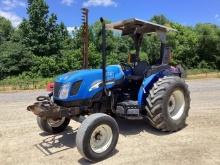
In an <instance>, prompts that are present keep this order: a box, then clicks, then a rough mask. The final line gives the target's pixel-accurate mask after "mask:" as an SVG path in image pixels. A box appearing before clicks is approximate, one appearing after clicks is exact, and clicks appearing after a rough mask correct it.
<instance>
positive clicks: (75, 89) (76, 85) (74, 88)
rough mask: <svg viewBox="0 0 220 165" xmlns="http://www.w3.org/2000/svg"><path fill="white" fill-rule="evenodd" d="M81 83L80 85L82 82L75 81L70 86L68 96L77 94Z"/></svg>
mask: <svg viewBox="0 0 220 165" xmlns="http://www.w3.org/2000/svg"><path fill="white" fill-rule="evenodd" d="M81 83H82V80H80V81H77V82H75V83H73V84H72V86H71V90H70V95H71V96H74V95H76V94H77V93H78V91H79V88H80V85H81Z"/></svg>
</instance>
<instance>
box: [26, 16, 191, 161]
mask: <svg viewBox="0 0 220 165" xmlns="http://www.w3.org/2000/svg"><path fill="white" fill-rule="evenodd" d="M100 21H101V23H102V67H101V69H86V70H77V71H72V72H69V73H66V74H63V75H61V76H59V77H57V78H56V80H55V82H54V90H53V92H52V93H50V94H49V96H39V97H38V98H37V102H36V103H34V104H33V105H30V106H28V107H27V109H28V110H29V111H32V112H33V113H34V114H35V115H37V123H38V125H39V127H40V128H41V129H42V130H43V131H45V132H48V133H60V132H62V131H64V130H65V128H66V127H67V126H68V124H69V122H70V119H74V120H76V121H78V122H81V126H80V128H79V129H78V132H77V136H76V145H77V149H78V151H79V152H80V153H81V154H82V156H83V157H84V158H86V159H88V160H90V161H100V160H103V159H105V158H106V157H108V156H109V154H110V153H111V152H112V151H113V150H114V149H115V146H116V144H117V141H118V137H119V128H118V124H117V122H116V120H115V119H114V118H115V117H120V118H124V119H128V120H129V119H131V120H142V119H144V120H147V121H148V122H149V123H150V124H151V125H152V126H153V127H154V128H155V129H157V130H160V131H166V132H174V131H178V130H180V129H182V128H184V126H185V121H186V118H187V116H188V111H189V108H190V94H189V90H188V86H187V85H186V83H185V81H184V79H183V77H184V72H183V70H182V69H181V68H180V67H173V66H170V65H169V60H170V50H169V47H167V45H166V42H165V39H166V35H165V34H166V32H168V31H173V30H174V29H171V28H168V27H165V26H162V25H159V24H155V23H152V22H148V21H143V20H139V19H128V20H124V21H120V22H117V23H112V24H105V22H104V20H103V19H102V18H101V19H100ZM106 29H116V30H120V31H121V32H122V35H129V36H131V37H132V39H133V40H134V46H135V49H136V52H135V54H133V55H131V56H130V61H131V63H121V64H118V65H109V66H106V51H105V50H106ZM174 31H175V30H174ZM146 33H147V34H151V33H156V34H158V37H159V38H160V40H161V53H160V59H159V60H158V61H157V62H155V65H149V63H148V62H147V61H141V60H140V58H139V52H140V47H141V43H142V39H143V36H144V34H146Z"/></svg>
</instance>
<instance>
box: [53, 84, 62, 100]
mask: <svg viewBox="0 0 220 165" xmlns="http://www.w3.org/2000/svg"><path fill="white" fill-rule="evenodd" d="M61 87H62V83H59V82H55V83H54V89H53V94H54V97H59V93H60V88H61Z"/></svg>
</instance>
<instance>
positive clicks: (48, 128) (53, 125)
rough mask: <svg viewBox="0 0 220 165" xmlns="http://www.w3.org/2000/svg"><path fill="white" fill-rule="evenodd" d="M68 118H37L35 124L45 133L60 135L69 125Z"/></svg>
mask: <svg viewBox="0 0 220 165" xmlns="http://www.w3.org/2000/svg"><path fill="white" fill-rule="evenodd" d="M69 122H70V119H69V118H65V117H63V118H60V119H56V120H55V119H51V118H43V117H39V116H38V117H37V124H38V126H39V127H40V129H41V130H42V131H44V132H47V133H52V134H54V133H60V132H63V131H64V130H65V129H66V127H67V126H68V125H69Z"/></svg>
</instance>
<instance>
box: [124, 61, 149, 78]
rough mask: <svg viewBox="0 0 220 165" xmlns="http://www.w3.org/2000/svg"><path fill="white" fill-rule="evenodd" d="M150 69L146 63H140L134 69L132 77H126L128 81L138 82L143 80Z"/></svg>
mask: <svg viewBox="0 0 220 165" xmlns="http://www.w3.org/2000/svg"><path fill="white" fill-rule="evenodd" d="M149 69H150V65H149V64H148V62H147V61H140V62H138V64H137V65H136V66H135V67H134V70H133V75H129V76H127V79H128V80H133V81H140V80H143V79H144V75H145V73H146V72H147V71H148V70H149Z"/></svg>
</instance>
